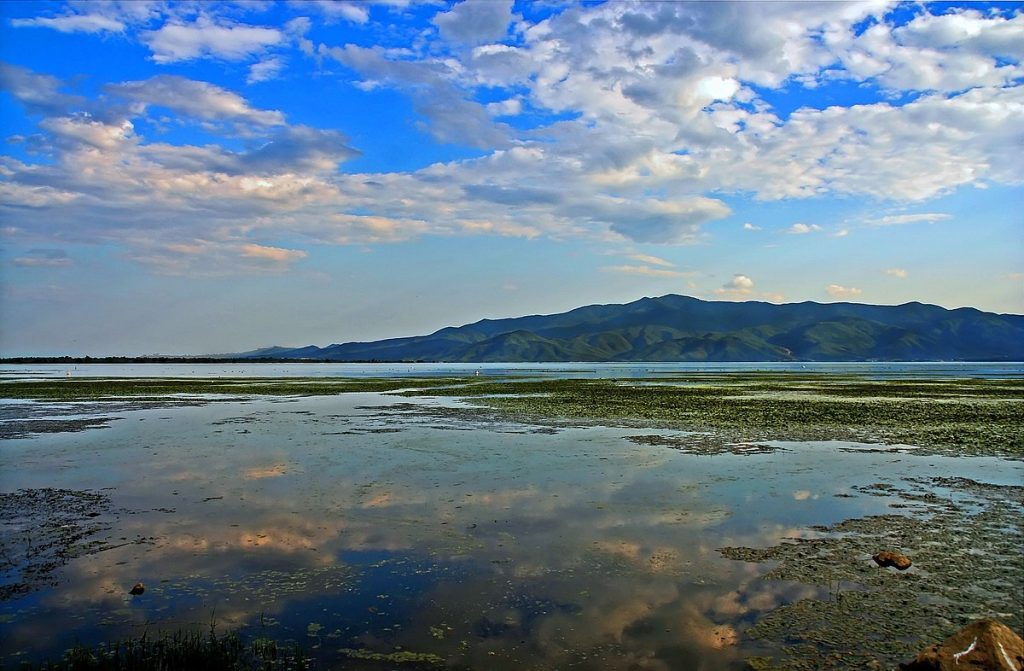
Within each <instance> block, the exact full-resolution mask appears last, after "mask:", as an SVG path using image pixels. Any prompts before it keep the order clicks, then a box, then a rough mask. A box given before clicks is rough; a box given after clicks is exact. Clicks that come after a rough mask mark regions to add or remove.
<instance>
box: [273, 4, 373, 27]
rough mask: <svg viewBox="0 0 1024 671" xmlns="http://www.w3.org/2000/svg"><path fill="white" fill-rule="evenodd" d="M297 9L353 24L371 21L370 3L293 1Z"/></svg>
mask: <svg viewBox="0 0 1024 671" xmlns="http://www.w3.org/2000/svg"><path fill="white" fill-rule="evenodd" d="M290 4H292V5H293V6H294V7H295V8H296V9H302V10H306V9H315V10H316V11H318V12H320V13H321V14H322V15H323V16H325V17H327V18H328V19H344V20H346V21H351V22H352V23H357V24H364V23H366V22H367V21H369V20H370V11H369V4H370V3H368V2H348V1H346V0H292V2H291V3H290Z"/></svg>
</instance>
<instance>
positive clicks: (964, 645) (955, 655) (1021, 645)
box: [900, 619, 1024, 671]
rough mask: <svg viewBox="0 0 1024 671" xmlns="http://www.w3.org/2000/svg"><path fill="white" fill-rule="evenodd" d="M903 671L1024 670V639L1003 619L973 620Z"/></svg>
mask: <svg viewBox="0 0 1024 671" xmlns="http://www.w3.org/2000/svg"><path fill="white" fill-rule="evenodd" d="M900 669H902V671H972V670H975V669H985V671H1024V640H1021V637H1020V636H1018V635H1017V633H1016V632H1015V631H1013V630H1012V629H1010V628H1009V627H1007V626H1006V625H1005V624H1003V623H1002V622H1000V621H999V620H993V619H984V620H978V621H977V622H972V623H971V624H969V625H967V626H966V627H964V628H963V629H961V630H960V631H958V632H956V633H955V634H953V635H952V636H950V637H949V638H947V639H946V640H945V641H943V642H942V643H939V644H936V645H931V646H929V647H927V648H925V649H924V650H922V651H921V652H920V654H918V656H917V659H915V660H914V661H912V662H907V663H905V664H900Z"/></svg>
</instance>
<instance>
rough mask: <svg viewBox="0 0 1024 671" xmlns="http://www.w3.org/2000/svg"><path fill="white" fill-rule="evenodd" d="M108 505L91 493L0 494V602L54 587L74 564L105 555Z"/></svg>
mask: <svg viewBox="0 0 1024 671" xmlns="http://www.w3.org/2000/svg"><path fill="white" fill-rule="evenodd" d="M109 512H110V499H109V498H108V497H107V495H106V494H103V493H102V492H95V491H75V490H71V489H21V490H18V491H16V492H10V493H0V601H6V600H8V599H12V598H15V597H18V596H21V595H24V594H28V593H29V592H32V591H34V590H36V589H39V588H40V587H43V586H45V585H50V584H54V582H55V580H54V574H55V572H56V571H57V569H58V568H60V567H61V566H63V565H64V564H67V563H68V562H69V561H71V560H72V559H76V558H78V557H82V556H85V555H89V554H95V553H96V552H101V551H103V550H106V549H109V548H110V547H112V546H111V544H110V542H109V541H108V540H105V539H97V538H96V536H98V535H99V534H101V533H103V532H105V531H108V530H109V529H110V528H111V526H110V523H109V522H108V521H107V518H106V516H105V514H106V513H109Z"/></svg>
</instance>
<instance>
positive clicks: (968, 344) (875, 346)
mask: <svg viewBox="0 0 1024 671" xmlns="http://www.w3.org/2000/svg"><path fill="white" fill-rule="evenodd" d="M270 353H272V354H273V356H274V357H281V358H296V359H307V360H308V359H314V360H327V361H371V360H378V361H410V360H419V361H464V362H485V361H508V362H514V361H867V360H884V361H936V360H944V361H1022V360H1024V316H1021V315H998V314H993V313H988V312H981V311H980V310H976V309H974V308H958V309H956V310H947V309H945V308H942V307H939V306H936V305H925V304H922V303H907V304H904V305H863V304H859V303H825V304H822V303H813V302H805V303H789V304H784V305H774V304H771V303H762V302H758V301H750V302H745V303H733V302H722V301H702V300H698V299H696V298H690V297H688V296H677V295H671V294H670V295H668V296H662V297H660V298H642V299H640V300H637V301H633V302H632V303H626V304H624V305H590V306H586V307H581V308H577V309H575V310H570V311H568V312H563V313H559V314H554V315H531V316H527V317H516V318H511V319H484V320H481V321H478V322H475V323H473V324H467V325H465V326H459V327H446V328H443V329H441V330H439V331H437V332H435V333H432V334H430V335H425V336H415V337H409V338H393V339H389V340H380V341H376V342H353V343H343V344H335V345H329V346H327V347H323V348H317V347H303V348H299V349H295V350H289V349H287V348H280V347H275V348H272V349H269V350H257V351H255V352H249V353H246V354H244V355H239V356H244V357H249V358H253V359H258V358H261V357H267V356H268V355H269V354H270Z"/></svg>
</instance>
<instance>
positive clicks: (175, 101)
mask: <svg viewBox="0 0 1024 671" xmlns="http://www.w3.org/2000/svg"><path fill="white" fill-rule="evenodd" d="M107 91H108V92H109V93H110V94H112V95H115V96H117V97H118V98H122V99H124V100H129V101H131V102H133V103H136V105H137V108H136V113H142V112H145V110H146V109H147V108H148V107H150V106H156V107H164V108H167V109H171V110H174V111H175V112H178V113H179V114H184V115H187V116H189V117H193V118H196V119H208V120H211V121H242V122H247V123H253V124H257V125H260V126H279V125H282V124H284V122H285V120H284V115H283V114H282V113H281V112H278V111H277V110H259V109H254V108H252V107H250V106H249V103H248V102H247V101H246V100H245V99H244V98H243V97H242V96H240V95H238V94H237V93H233V92H231V91H228V90H226V89H222V88H220V87H219V86H215V85H213V84H209V83H207V82H200V81H195V80H192V79H186V78H184V77H179V76H177V75H157V76H156V77H152V78H150V79H146V80H142V81H134V82H124V83H123V84H116V85H112V86H108V87H107Z"/></svg>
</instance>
